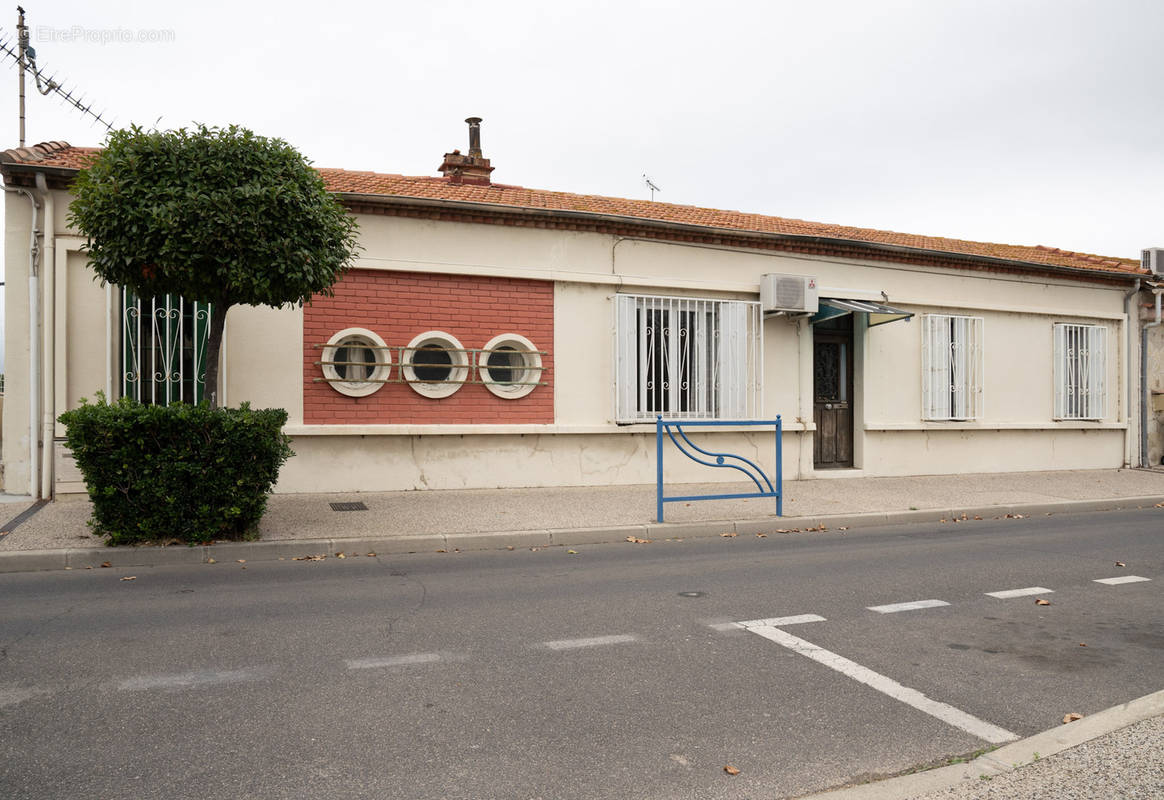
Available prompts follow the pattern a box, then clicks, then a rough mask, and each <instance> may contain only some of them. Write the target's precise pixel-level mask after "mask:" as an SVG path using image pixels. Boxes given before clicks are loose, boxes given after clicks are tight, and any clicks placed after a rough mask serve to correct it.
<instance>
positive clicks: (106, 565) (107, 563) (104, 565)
mask: <svg viewBox="0 0 1164 800" xmlns="http://www.w3.org/2000/svg"><path fill="white" fill-rule="evenodd" d="M101 566H103V567H112V566H113V565H112V564H111V563H109V562H108V561H102V562H101Z"/></svg>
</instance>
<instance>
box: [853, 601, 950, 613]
mask: <svg viewBox="0 0 1164 800" xmlns="http://www.w3.org/2000/svg"><path fill="white" fill-rule="evenodd" d="M948 605H950V604H949V603H947V602H946V601H945V600H914V601H912V602H910V603H890V604H889V605H887V606H866V608H868V609H869V610H870V611H876V612H877V613H878V614H896V613H897V612H898V611H917V610H918V609H920V608H937V607H938V606H948Z"/></svg>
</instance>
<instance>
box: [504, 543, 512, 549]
mask: <svg viewBox="0 0 1164 800" xmlns="http://www.w3.org/2000/svg"><path fill="white" fill-rule="evenodd" d="M505 549H506V550H512V549H513V545H511V544H507V545H505Z"/></svg>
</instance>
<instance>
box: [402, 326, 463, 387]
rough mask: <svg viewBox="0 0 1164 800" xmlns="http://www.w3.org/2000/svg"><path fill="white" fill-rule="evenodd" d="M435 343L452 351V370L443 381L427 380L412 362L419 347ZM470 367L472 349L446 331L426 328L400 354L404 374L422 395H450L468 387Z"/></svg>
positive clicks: (448, 352) (430, 345)
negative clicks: (466, 385) (465, 386)
mask: <svg viewBox="0 0 1164 800" xmlns="http://www.w3.org/2000/svg"><path fill="white" fill-rule="evenodd" d="M434 346H435V347H439V348H441V349H442V350H444V352H445V353H447V354H448V356H449V360H450V363H449V365H448V367H447V369H448V371H449V373H448V375H447V376H446V377H445V378H443V379H442V380H439V381H425V380H424V379H422V378H421V377H420V376H418V375H417V374H416V370H415V369H414V368H413V363H412V362H413V359H414V358H415V357H416V353H417V351H418V350H421V349H423V348H428V347H434ZM418 366H421V365H418ZM469 367H470V364H469V354H468V351H467V350H465V348H464V347H463V346H462V345H461V341H460V340H459V339H458V338H457V337H456V336H453V335H452V334H451V333H446V332H445V331H425V332H424V333H422V334H419V335H418V336H416V337H415V338H413V340H412V341H411V342H409V343H408V346H407V347H405V348H403V349H402V351H401V354H400V374H401V376H402V377H403V378H404V381H405V383H407V384H408V385H409V386H411V387H412V389H413V391H415V392H416V393H417V394H419V395H421V396H422V397H429V398H432V399H434V400H439V399H441V398H444V397H450V396H452V395H453V394H455V393H456V392H457V391H458V390H459V389H460V388H461V387H462V386H464V385H465V383H466V382H467V381H468V380H469ZM422 368H423V367H422Z"/></svg>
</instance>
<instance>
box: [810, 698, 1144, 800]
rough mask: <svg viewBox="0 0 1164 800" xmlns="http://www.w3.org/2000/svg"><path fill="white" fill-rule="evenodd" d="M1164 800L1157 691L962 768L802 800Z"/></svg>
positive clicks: (893, 779)
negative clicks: (1159, 799)
mask: <svg viewBox="0 0 1164 800" xmlns="http://www.w3.org/2000/svg"><path fill="white" fill-rule="evenodd" d="M1160 797H1164V691H1160V692H1154V693H1152V694H1150V695H1146V696H1144V697H1140V698H1138V699H1136V700H1133V701H1131V702H1130V703H1124V704H1123V705H1119V706H1113V707H1112V708H1108V709H1105V710H1103V711H1100V712H1098V713H1096V714H1092V715H1091V716H1090V717H1084V718H1083V719H1081V720H1078V721H1076V722H1071V723H1069V724H1065V725H1061V726H1059V727H1058V728H1052V729H1051V730H1048V731H1043V732H1042V733H1037V734H1035V735H1034V736H1031V737H1028V738H1026V739H1023V740H1022V741H1019V742H1014V743H1013V744H1008V745H1006V746H1005V747H1002V748H1000V749H998V750H994V751H991V752H989V753H986V754H984V755H981V756H979V757H978V758H976V759H974V760H972V761H970V762H968V763H964V764H954V765H951V766H948V767H939V768H937V769H932V770H928V771H922V772H915V773H913V774H911V775H902V776H900V777H897V778H889V779H887V780H883V781H876V782H874V783H866V784H862V785H860V786H852V787H849V788H845V789H836V790H833V791H829V792H823V793H821V794H814V795H810V796H808V797H804V798H801V800H1016V799H1021V800H1063V799H1064V798H1078V800H1128V799H1129V798H1144V800H1148V799H1149V798H1160Z"/></svg>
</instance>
